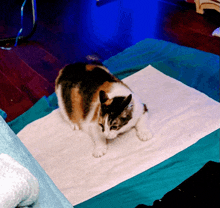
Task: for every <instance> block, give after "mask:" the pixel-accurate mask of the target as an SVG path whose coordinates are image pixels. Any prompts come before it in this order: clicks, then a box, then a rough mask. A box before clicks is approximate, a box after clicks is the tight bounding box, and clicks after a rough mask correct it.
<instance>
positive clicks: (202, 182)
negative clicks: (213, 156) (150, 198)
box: [136, 161, 220, 208]
mask: <svg viewBox="0 0 220 208" xmlns="http://www.w3.org/2000/svg"><path fill="white" fill-rule="evenodd" d="M219 196H220V163H217V162H212V161H209V162H208V163H206V164H205V165H204V166H203V167H202V168H201V169H200V170H199V171H198V172H197V173H195V174H194V175H192V176H191V177H189V178H188V179H187V180H185V181H184V182H183V183H181V184H180V185H179V186H177V187H176V188H175V189H173V190H172V191H170V192H168V193H167V194H165V195H164V197H163V198H162V199H160V200H156V201H155V202H154V204H153V206H147V205H143V204H140V205H138V206H137V207H136V208H144V207H153V208H167V207H169V208H177V207H178V208H191V207H192V208H197V207H199V208H203V207H204V208H215V207H216V208H217V207H220V198H219Z"/></svg>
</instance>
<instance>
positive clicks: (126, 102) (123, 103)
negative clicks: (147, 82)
mask: <svg viewBox="0 0 220 208" xmlns="http://www.w3.org/2000/svg"><path fill="white" fill-rule="evenodd" d="M131 99H132V94H130V95H128V96H127V97H126V98H125V99H124V100H123V102H122V107H123V108H126V107H127V106H128V104H129V103H130V102H131Z"/></svg>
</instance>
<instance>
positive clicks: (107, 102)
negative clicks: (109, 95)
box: [105, 99, 113, 105]
mask: <svg viewBox="0 0 220 208" xmlns="http://www.w3.org/2000/svg"><path fill="white" fill-rule="evenodd" d="M112 102H113V99H108V100H107V101H106V102H105V105H111V103H112Z"/></svg>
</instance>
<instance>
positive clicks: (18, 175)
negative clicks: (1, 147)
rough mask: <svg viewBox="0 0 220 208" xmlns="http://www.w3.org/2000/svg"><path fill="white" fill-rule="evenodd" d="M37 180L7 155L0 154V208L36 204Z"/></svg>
mask: <svg viewBox="0 0 220 208" xmlns="http://www.w3.org/2000/svg"><path fill="white" fill-rule="evenodd" d="M39 191H40V189H39V184H38V181H37V179H36V178H35V177H34V176H33V175H32V174H31V173H30V171H29V170H28V169H26V168H25V167H23V166H22V165H20V164H19V163H18V162H17V161H16V160H14V159H13V158H12V157H10V156H9V155H7V154H0V208H14V207H17V206H18V207H21V206H22V207H24V206H29V205H33V204H37V200H38V196H39Z"/></svg>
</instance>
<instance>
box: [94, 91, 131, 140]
mask: <svg viewBox="0 0 220 208" xmlns="http://www.w3.org/2000/svg"><path fill="white" fill-rule="evenodd" d="M99 98H100V103H101V110H100V115H99V119H98V122H99V126H100V128H101V130H102V132H103V133H104V135H105V137H106V138H107V139H114V138H115V137H117V135H118V134H119V133H121V131H120V129H121V128H122V127H123V126H124V125H126V124H127V123H128V122H129V121H130V119H131V118H132V111H133V105H131V101H132V94H130V95H128V96H127V97H114V98H112V99H109V97H108V95H107V94H106V93H105V92H104V91H102V90H101V91H100V93H99Z"/></svg>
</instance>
